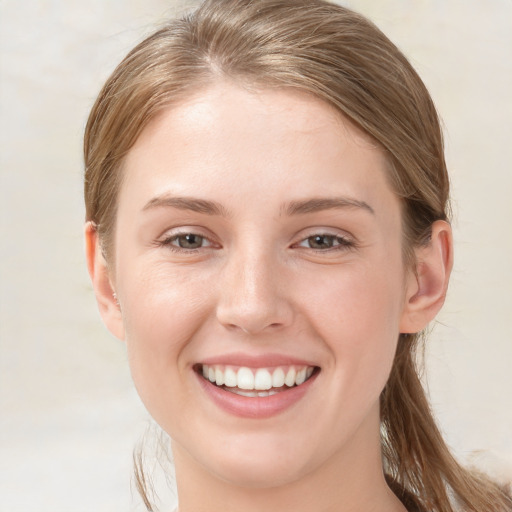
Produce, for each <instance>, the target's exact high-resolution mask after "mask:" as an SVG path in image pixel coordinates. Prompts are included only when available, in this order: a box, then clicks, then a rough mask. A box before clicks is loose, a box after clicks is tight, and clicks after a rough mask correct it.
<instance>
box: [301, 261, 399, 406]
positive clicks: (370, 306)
mask: <svg viewBox="0 0 512 512" xmlns="http://www.w3.org/2000/svg"><path fill="white" fill-rule="evenodd" d="M382 268H383V267H382V266H368V267H366V268H358V269H356V268H347V269H345V270H344V271H343V272H340V271H339V270H338V272H337V273H333V274H332V275H325V276H324V278H323V279H321V280H319V279H318V276H316V277H317V279H316V281H315V282H316V286H317V287H316V293H314V294H313V299H312V300H310V301H309V302H308V305H304V310H306V311H308V315H309V321H310V324H312V325H314V328H315V330H316V332H317V333H318V335H320V337H321V339H322V341H323V342H324V343H325V345H326V346H327V347H328V349H329V350H330V352H331V354H332V358H331V359H330V361H331V362H330V363H328V364H330V365H332V367H330V368H328V369H329V370H331V371H332V372H333V374H335V375H336V378H337V379H338V382H339V385H340V388H341V389H342V391H341V393H342V394H346V395H347V396H349V395H351V396H354V395H357V396H358V397H360V399H361V401H363V402H364V401H365V400H366V401H368V400H371V399H376V398H377V397H378V395H379V394H380V392H381V390H382V388H383V387H384V385H385V383H386V381H387V378H388V376H389V372H390V370H391V366H392V363H393V358H394V354H395V350H396V344H397V341H398V335H399V323H400V317H401V310H402V301H403V290H402V269H401V268H399V267H398V266H397V268H396V269H395V271H393V269H392V268H391V266H388V267H387V269H386V272H383V271H381V270H382ZM311 295H312V294H311V293H310V295H309V296H310V297H311Z"/></svg>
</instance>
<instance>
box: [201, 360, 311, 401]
mask: <svg viewBox="0 0 512 512" xmlns="http://www.w3.org/2000/svg"><path fill="white" fill-rule="evenodd" d="M194 369H195V371H196V372H197V373H198V374H199V375H202V377H203V378H204V379H205V380H208V381H209V382H211V383H212V384H214V385H215V386H217V387H219V388H221V389H224V390H225V391H229V392H231V393H234V394H236V395H240V396H245V397H253V398H254V397H267V396H272V395H276V394H278V393H282V392H284V391H287V390H289V389H291V388H295V387H297V386H301V385H302V384H304V382H306V381H307V380H309V379H310V378H311V377H312V376H313V375H315V374H316V373H318V372H319V371H320V368H319V367H318V366H299V365H289V366H276V367H272V368H249V367H246V366H231V365H220V364H215V365H206V364H199V365H196V366H195V368H194Z"/></svg>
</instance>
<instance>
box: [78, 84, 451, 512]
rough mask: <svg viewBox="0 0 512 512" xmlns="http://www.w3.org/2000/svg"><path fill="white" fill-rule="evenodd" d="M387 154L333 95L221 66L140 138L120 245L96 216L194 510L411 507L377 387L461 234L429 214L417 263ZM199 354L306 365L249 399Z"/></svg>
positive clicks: (124, 326)
mask: <svg viewBox="0 0 512 512" xmlns="http://www.w3.org/2000/svg"><path fill="white" fill-rule="evenodd" d="M385 167H386V161H385V158H384V155H383V152H382V150H381V149H380V148H379V147H377V146H376V144H374V143H372V142H371V141H370V140H369V139H368V137H366V136H365V135H364V134H363V133H362V132H360V131H359V130H358V129H357V128H355V127H354V126H353V125H352V124H350V123H349V122H348V121H346V120H344V119H343V118H342V117H341V116H340V115H339V114H338V113H336V112H335V111H334V110H333V109H332V108H331V107H329V106H328V105H326V104H324V103H323V102H321V101H319V100H317V99H314V98H312V97H310V96H308V95H306V94H302V93H297V92H290V91H275V90H274V91H266V90H262V91H258V92H248V91H247V90H244V89H243V88H241V87H239V86H237V85H234V84H231V83H227V82H220V83H217V84H215V85H213V86H211V87H209V88H208V89H207V90H205V91H202V92H201V93H200V94H197V95H195V96H194V97H192V98H190V99H189V100H188V101H186V102H183V103H181V104H178V105H175V106H173V107H172V108H169V109H168V110H166V111H165V112H163V113H162V114H161V115H160V116H159V117H157V118H156V119H154V120H153V121H152V122H151V123H150V125H149V126H148V127H147V128H146V129H145V130H144V131H143V133H142V135H141V136H140V137H139V139H138V140H137V142H136V144H135V146H134V147H133V148H132V149H131V150H130V152H129V154H128V156H127V158H126V160H125V163H124V166H123V172H124V180H123V183H122V186H121V190H120V194H119V205H118V212H117V219H116V230H115V239H114V247H115V249H114V254H113V256H112V261H111V262H110V264H109V266H108V267H107V265H106V262H105V261H104V259H103V257H102V255H101V250H100V248H99V241H98V240H97V237H96V232H95V230H94V229H93V227H92V226H91V225H90V224H89V225H88V226H87V228H86V239H87V254H88V264H89V271H90V273H91V277H92V280H93V284H94V287H95V291H96V295H97V298H98V303H99V307H100V312H101V314H102V316H103V319H104V321H105V323H106V325H107V326H108V328H109V329H110V330H111V332H112V333H113V334H114V335H116V336H117V337H118V338H120V339H123V340H125V341H126V344H127V348H128V355H129V360H130V366H131V370H132V375H133V379H134V382H135V385H136V387H137V390H138V392H139V394H140V396H141V398H142V400H143V402H144V403H145V405H146V407H147V409H148V410H149V412H150V413H151V415H152V416H153V417H154V418H155V420H156V421H157V422H158V423H159V424H160V425H161V426H162V428H163V429H164V430H165V431H166V432H167V433H168V434H169V435H170V437H171V438H172V450H173V455H174V460H175V465H176V475H177V484H178V493H179V506H180V512H200V511H204V512H206V511H208V512H216V511H220V510H222V511H223V512H226V511H229V512H232V511H233V512H235V511H240V510H244V511H248V512H252V511H261V510H269V511H287V510H290V511H291V510H293V511H299V512H300V511H306V510H307V511H308V512H310V511H311V510H315V511H340V510H343V511H344V512H356V511H365V512H370V511H375V512H377V511H379V512H399V511H401V512H403V511H404V510H405V508H404V507H403V506H402V505H401V503H400V502H399V501H398V500H397V499H396V497H395V496H394V495H393V494H392V493H391V491H390V490H389V488H388V487H387V485H386V483H385V481H384V477H383V471H382V466H381V453H380V439H379V403H378V400H379V395H380V393H381V391H382V389H383V387H384V385H385V383H386V380H387V378H388V375H389V372H390V369H391V366H392V361H393V355H394V351H395V348H396V343H397V338H398V334H399V333H400V332H417V331H419V330H421V329H422V328H424V327H425V326H426V325H427V323H428V322H429V321H430V320H431V319H432V318H433V317H434V316H435V314H436V313H437V311H438V309H439V308H440V306H441V304H442V302H443V299H444V295H445V292H446V285H447V282H448V277H449V273H450V268H451V259H452V257H451V234H450V227H449V225H448V224H447V223H444V222H437V223H435V224H434V226H433V233H432V240H431V242H430V244H429V245H428V246H425V247H422V248H421V249H417V251H416V256H417V259H418V265H417V272H416V273H415V272H413V271H412V270H411V269H407V268H405V266H404V262H403V260H402V232H401V211H400V203H399V200H398V199H397V197H396V196H395V194H394V193H393V191H392V190H391V188H390V186H389V184H388V182H387V180H386V174H385ZM197 200H199V201H202V202H198V201H197ZM205 202H207V203H205ZM114 291H115V293H116V295H117V299H118V301H119V304H117V303H116V301H115V300H114V299H113V296H112V294H113V292H114ZM204 365H208V366H209V367H212V368H213V369H214V373H215V370H217V371H218V372H220V374H221V375H222V379H225V378H226V376H225V374H224V373H223V372H226V371H227V367H229V368H230V369H232V370H234V371H235V373H236V372H237V371H238V370H239V369H240V368H241V367H244V368H248V369H249V370H250V372H251V373H252V375H253V376H255V375H256V374H257V372H258V369H259V370H260V371H261V372H263V373H265V372H268V373H269V374H270V375H272V376H275V375H276V371H277V373H279V371H280V370H281V369H282V370H283V372H284V373H286V372H287V371H288V370H289V369H290V368H293V370H294V371H295V370H297V372H299V371H301V370H302V371H305V372H307V376H309V378H308V379H307V380H306V381H305V382H304V383H300V382H299V385H296V386H293V387H287V386H286V385H284V386H283V385H282V383H279V384H280V387H279V389H277V390H276V391H278V392H276V394H275V395H272V396H257V392H255V391H250V393H249V394H252V395H255V396H240V395H239V394H237V392H236V391H237V389H238V388H236V387H235V388H230V389H227V387H226V386H217V385H216V383H212V382H210V380H208V378H204V377H203V376H202V372H203V366H204ZM206 375H207V376H208V371H206ZM265 375H266V373H265ZM240 378H241V377H240ZM277 379H278V380H279V378H277ZM240 382H241V381H238V386H241V383H240ZM220 384H222V380H221V381H220ZM233 391H235V392H233ZM246 394H247V392H246Z"/></svg>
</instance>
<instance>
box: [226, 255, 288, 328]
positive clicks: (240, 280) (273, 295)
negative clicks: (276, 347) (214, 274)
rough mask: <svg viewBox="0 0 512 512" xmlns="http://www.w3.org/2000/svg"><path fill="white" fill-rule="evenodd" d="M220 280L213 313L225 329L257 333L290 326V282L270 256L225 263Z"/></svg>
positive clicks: (231, 260) (245, 257)
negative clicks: (217, 298) (214, 312)
mask: <svg viewBox="0 0 512 512" xmlns="http://www.w3.org/2000/svg"><path fill="white" fill-rule="evenodd" d="M220 277H221V279H220V282H219V285H220V286H219V300H218V303H217V311H216V313H217V319H218V321H219V322H220V323H221V324H222V325H224V326H225V327H226V328H228V329H231V330H233V329H238V330H240V331H242V332H245V333H247V334H257V333H262V332H270V331H274V330H277V329H279V328H283V327H286V326H288V325H290V324H291V323H292V321H293V306H292V303H291V301H290V300H289V298H288V295H289V292H290V283H288V284H287V283H286V278H285V276H284V275H283V269H282V268H280V267H279V264H278V262H277V261H275V258H273V257H272V256H271V255H268V254H260V255H256V254H255V253H254V252H253V253H252V254H251V255H248V254H247V253H246V254H239V255H236V256H234V257H232V258H230V260H229V261H228V262H227V263H226V266H225V267H224V269H223V270H222V275H221V276H220Z"/></svg>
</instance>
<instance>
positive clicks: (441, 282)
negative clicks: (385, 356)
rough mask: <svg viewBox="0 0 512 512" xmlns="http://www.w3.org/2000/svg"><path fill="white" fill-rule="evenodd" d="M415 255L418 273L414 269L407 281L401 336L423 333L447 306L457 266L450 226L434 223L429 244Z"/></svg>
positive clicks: (419, 249)
mask: <svg viewBox="0 0 512 512" xmlns="http://www.w3.org/2000/svg"><path fill="white" fill-rule="evenodd" d="M415 256H416V268H415V271H414V270H410V272H409V276H408V279H407V288H406V297H405V304H404V310H403V312H402V318H401V322H400V332H401V333H416V332H419V331H421V330H423V329H424V328H425V327H426V326H427V325H428V323H429V322H430V321H431V320H433V319H434V318H435V316H436V314H437V313H438V311H439V310H440V309H441V306H442V305H443V303H444V299H445V297H446V290H447V288H448V281H449V279H450V273H451V270H452V266H453V238H452V230H451V226H450V224H449V223H448V222H445V221H442V220H439V221H436V222H434V224H433V225H432V236H431V238H430V241H429V243H428V244H427V245H422V246H421V247H418V248H417V249H415Z"/></svg>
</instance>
